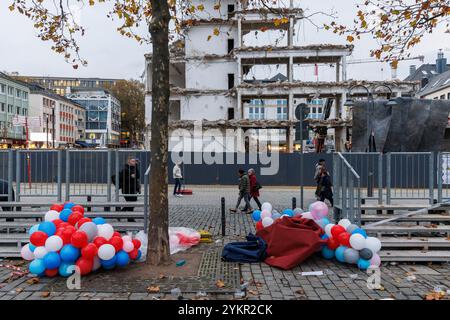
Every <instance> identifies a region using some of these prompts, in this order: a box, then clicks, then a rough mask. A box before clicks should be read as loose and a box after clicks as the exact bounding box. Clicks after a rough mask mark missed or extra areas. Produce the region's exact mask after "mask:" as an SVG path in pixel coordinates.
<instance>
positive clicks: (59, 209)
mask: <svg viewBox="0 0 450 320" xmlns="http://www.w3.org/2000/svg"><path fill="white" fill-rule="evenodd" d="M63 209H64V206H62V205H60V204H56V203H55V204H52V206H51V207H50V210H55V211H58V212H61V211H62V210H63Z"/></svg>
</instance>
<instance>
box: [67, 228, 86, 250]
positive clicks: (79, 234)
mask: <svg viewBox="0 0 450 320" xmlns="http://www.w3.org/2000/svg"><path fill="white" fill-rule="evenodd" d="M71 242H72V244H73V246H74V247H77V248H83V247H85V246H87V244H88V236H87V234H86V232H84V231H75V232H74V233H73V234H72V238H71Z"/></svg>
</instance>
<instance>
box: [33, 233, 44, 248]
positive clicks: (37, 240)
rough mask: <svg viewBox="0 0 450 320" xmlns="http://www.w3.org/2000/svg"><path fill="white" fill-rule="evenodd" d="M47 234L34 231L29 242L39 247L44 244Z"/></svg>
mask: <svg viewBox="0 0 450 320" xmlns="http://www.w3.org/2000/svg"><path fill="white" fill-rule="evenodd" d="M47 238H48V235H47V234H46V233H45V232H43V231H35V232H33V233H32V234H31V236H30V242H31V244H32V245H34V246H36V247H41V246H43V245H45V240H47Z"/></svg>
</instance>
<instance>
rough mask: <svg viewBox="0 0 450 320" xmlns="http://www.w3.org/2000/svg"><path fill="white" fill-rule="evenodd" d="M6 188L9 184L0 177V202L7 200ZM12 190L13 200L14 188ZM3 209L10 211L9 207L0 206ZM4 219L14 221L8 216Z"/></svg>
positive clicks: (7, 188)
mask: <svg viewBox="0 0 450 320" xmlns="http://www.w3.org/2000/svg"><path fill="white" fill-rule="evenodd" d="M8 190H9V184H8V181H6V180H2V179H0V202H8ZM11 191H12V199H11V201H14V189H12V190H11ZM2 210H3V211H12V208H11V207H2ZM6 221H14V219H11V218H8V219H6Z"/></svg>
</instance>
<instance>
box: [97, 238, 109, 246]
mask: <svg viewBox="0 0 450 320" xmlns="http://www.w3.org/2000/svg"><path fill="white" fill-rule="evenodd" d="M93 242H94V244H95V245H96V246H97V248H100V247H101V246H102V245H104V244H107V243H108V240H106V239H105V238H103V237H95V238H94V241H93Z"/></svg>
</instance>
